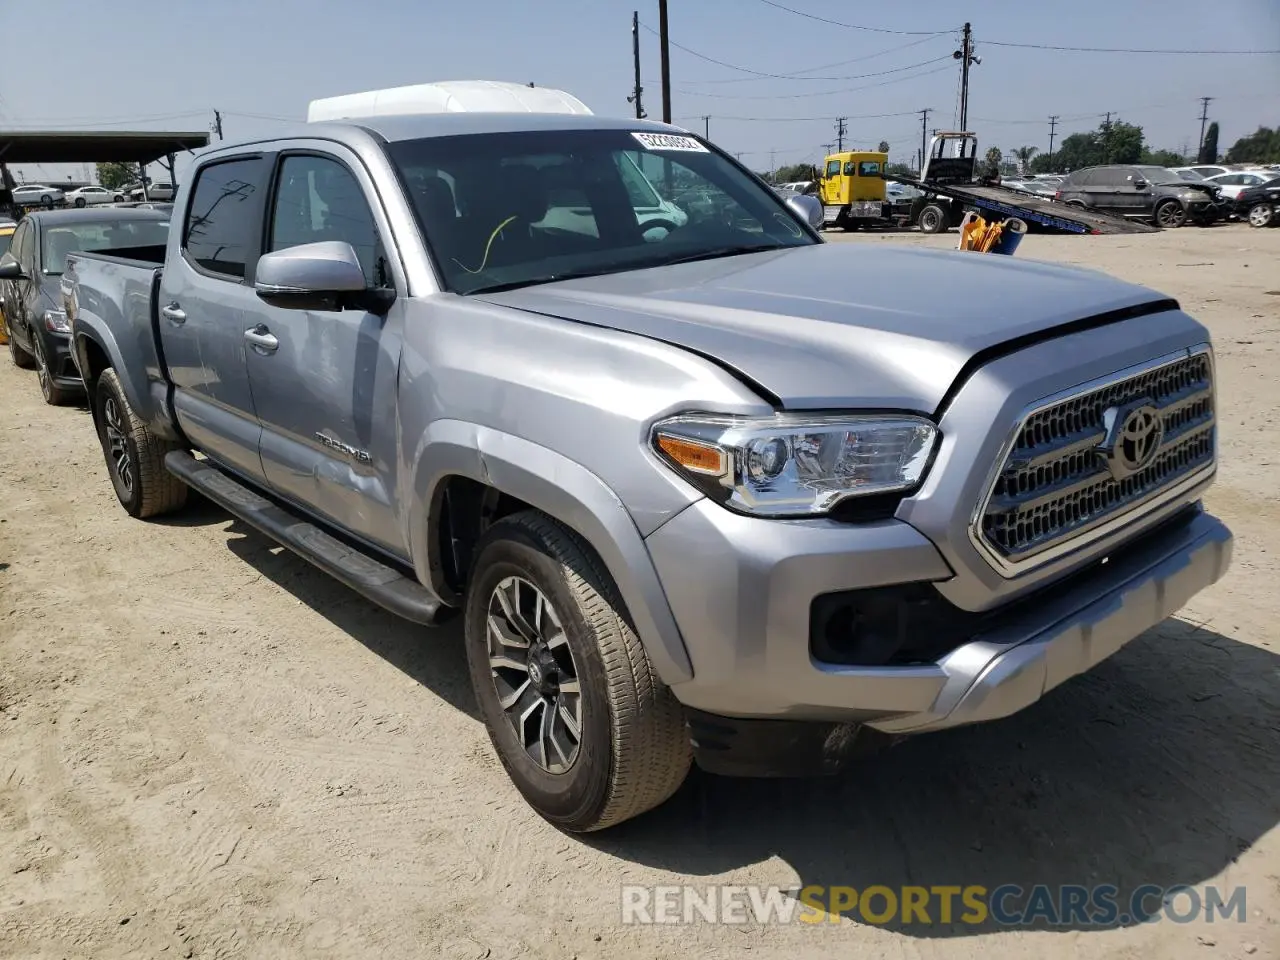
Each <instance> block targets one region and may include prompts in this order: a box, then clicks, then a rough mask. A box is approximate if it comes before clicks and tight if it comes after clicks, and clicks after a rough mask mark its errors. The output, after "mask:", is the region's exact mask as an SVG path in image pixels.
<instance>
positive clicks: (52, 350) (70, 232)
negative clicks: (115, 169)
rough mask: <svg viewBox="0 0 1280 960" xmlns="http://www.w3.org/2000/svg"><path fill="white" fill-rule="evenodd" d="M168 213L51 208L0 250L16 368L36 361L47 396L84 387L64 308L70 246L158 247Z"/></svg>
mask: <svg viewBox="0 0 1280 960" xmlns="http://www.w3.org/2000/svg"><path fill="white" fill-rule="evenodd" d="M168 228H169V214H167V213H163V212H161V211H158V210H116V209H109V208H108V209H102V208H99V209H96V210H95V209H93V208H89V209H85V210H76V209H71V210H50V211H42V212H38V213H32V214H28V215H27V216H26V217H24V218H23V219H22V221H21V222H20V223H19V224H18V228H17V230H15V231H14V233H13V239H12V241H11V243H10V245H9V250H8V251H7V252H6V253H5V254H4V256H3V257H0V296H3V302H4V307H5V321H6V325H7V326H8V330H9V353H10V355H11V356H12V357H13V362H14V364H15V365H17V366H19V367H23V368H26V369H30V368H32V367H35V369H36V371H37V373H38V375H39V378H40V391H41V392H42V393H43V394H44V398H45V401H46V402H48V403H55V404H56V403H63V402H65V401H66V400H68V399H70V398H71V397H73V396H76V395H78V394H79V393H81V392H82V391H83V390H84V384H83V383H82V381H81V380H80V373H79V371H78V370H77V369H76V366H75V361H74V360H72V358H71V352H70V350H69V348H68V337H67V335H68V333H69V332H70V330H71V328H70V327H69V326H68V324H67V315H66V313H65V312H64V311H63V309H62V270H63V267H64V265H65V263H66V258H67V254H68V253H73V252H75V251H79V250H98V251H108V250H123V249H128V248H135V247H157V246H159V247H163V246H164V245H165V244H166V242H167V241H168V236H169V229H168Z"/></svg>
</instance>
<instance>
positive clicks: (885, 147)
mask: <svg viewBox="0 0 1280 960" xmlns="http://www.w3.org/2000/svg"><path fill="white" fill-rule="evenodd" d="M876 149H877V150H879V151H880V152H881V153H888V152H889V141H888V140H881V141H880V146H878V147H876Z"/></svg>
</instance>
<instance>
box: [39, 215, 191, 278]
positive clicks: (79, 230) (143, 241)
mask: <svg viewBox="0 0 1280 960" xmlns="http://www.w3.org/2000/svg"><path fill="white" fill-rule="evenodd" d="M168 240H169V221H167V220H135V221H132V222H131V221H128V220H103V221H84V220H77V221H75V222H74V223H60V224H58V225H57V226H51V227H49V228H48V229H47V230H45V231H44V236H43V238H42V240H41V245H40V249H41V253H40V262H41V263H42V264H43V268H42V269H43V272H44V273H45V274H46V275H48V276H58V275H60V274H61V273H62V271H63V270H64V269H66V266H67V254H69V253H81V252H83V253H89V252H94V251H96V252H99V253H101V252H106V251H110V250H120V249H123V248H126V247H157V246H159V247H162V246H164V245H165V244H166V243H167V242H168Z"/></svg>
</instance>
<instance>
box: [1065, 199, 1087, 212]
mask: <svg viewBox="0 0 1280 960" xmlns="http://www.w3.org/2000/svg"><path fill="white" fill-rule="evenodd" d="M1062 202H1063V204H1064V205H1066V206H1068V207H1073V208H1075V209H1076V210H1087V209H1089V208H1088V207H1087V206H1085V203H1084V201H1083V200H1063V201H1062Z"/></svg>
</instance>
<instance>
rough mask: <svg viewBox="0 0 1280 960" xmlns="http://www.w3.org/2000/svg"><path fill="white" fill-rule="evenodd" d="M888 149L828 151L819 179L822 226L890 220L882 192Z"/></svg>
mask: <svg viewBox="0 0 1280 960" xmlns="http://www.w3.org/2000/svg"><path fill="white" fill-rule="evenodd" d="M888 162H889V155H888V154H887V153H880V152H879V151H877V150H845V151H843V152H841V153H833V154H831V155H829V156H828V157H827V158H826V160H825V162H824V163H823V167H822V175H821V177H820V178H819V180H818V196H819V197H820V198H821V200H822V211H823V220H822V225H823V226H824V227H841V228H843V229H845V230H856V229H857V228H858V227H862V226H870V225H873V224H874V225H883V224H886V223H891V222H892V217H891V216H890V212H891V209H892V207H891V205H890V203H889V202H888V200H887V198H886V194H885V180H884V169H885V165H886V164H887V163H888Z"/></svg>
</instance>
